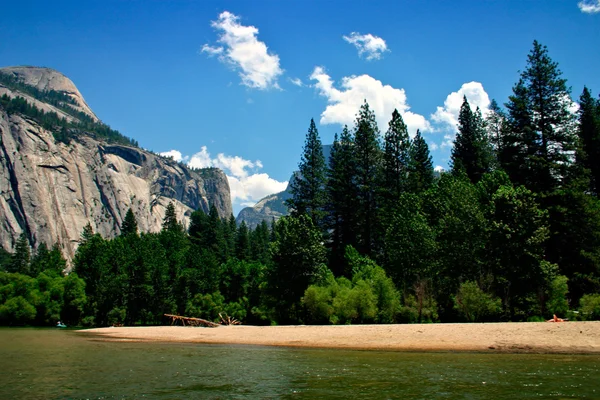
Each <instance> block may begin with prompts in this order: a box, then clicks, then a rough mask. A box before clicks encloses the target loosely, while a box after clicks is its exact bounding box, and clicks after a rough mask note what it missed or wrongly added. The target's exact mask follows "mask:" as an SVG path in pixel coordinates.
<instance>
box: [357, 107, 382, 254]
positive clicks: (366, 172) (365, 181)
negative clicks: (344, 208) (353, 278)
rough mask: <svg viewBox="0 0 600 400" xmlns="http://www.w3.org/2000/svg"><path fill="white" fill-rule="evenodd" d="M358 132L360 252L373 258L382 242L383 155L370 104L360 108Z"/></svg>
mask: <svg viewBox="0 0 600 400" xmlns="http://www.w3.org/2000/svg"><path fill="white" fill-rule="evenodd" d="M354 129H355V130H354V154H355V171H356V177H355V182H356V203H357V204H356V205H357V209H356V210H355V212H356V216H357V227H356V229H357V233H358V250H359V251H360V252H361V253H362V254H364V255H367V256H369V257H372V255H373V253H374V252H375V251H376V250H377V248H378V247H379V246H380V245H381V239H382V238H380V237H376V236H377V212H378V211H377V207H378V191H379V190H378V189H379V176H380V171H381V158H382V152H381V145H380V143H379V129H378V128H377V121H376V120H375V113H374V112H373V111H372V110H371V109H370V107H369V104H368V103H367V102H366V101H365V103H364V104H363V105H362V106H361V107H360V110H359V112H358V117H357V119H356V125H355V128H354Z"/></svg>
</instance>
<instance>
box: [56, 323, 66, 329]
mask: <svg viewBox="0 0 600 400" xmlns="http://www.w3.org/2000/svg"><path fill="white" fill-rule="evenodd" d="M56 327H57V328H66V327H67V326H66V325H65V324H63V323H62V322H59V323H58V324H56Z"/></svg>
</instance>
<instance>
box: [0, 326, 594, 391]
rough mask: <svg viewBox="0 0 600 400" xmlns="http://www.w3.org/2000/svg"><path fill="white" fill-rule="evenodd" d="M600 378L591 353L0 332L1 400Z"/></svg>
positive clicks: (534, 385) (565, 382)
mask: <svg viewBox="0 0 600 400" xmlns="http://www.w3.org/2000/svg"><path fill="white" fill-rule="evenodd" d="M198 329H201V328H198ZM599 372H600V357H599V356H597V355H594V356H592V355H590V356H584V355H534V354H477V353H406V352H382V351H347V350H322V349H319V350H316V349H314V350H313V349H297V348H293V349H292V348H275V347H261V346H231V345H227V346H225V345H199V344H169V343H135V342H107V341H100V340H97V339H95V338H90V337H89V336H85V335H81V334H80V333H78V332H77V331H74V330H60V329H33V328H2V329H0V399H134V398H144V399H196V398H199V399H278V398H283V399H288V398H290V399H296V398H298V399H306V398H319V399H327V398H329V399H354V398H369V399H392V398H402V399H455V398H465V399H479V398H497V399H499V398H506V399H508V398H510V399H516V398H536V399H539V398H553V399H555V398H592V399H593V398H596V399H599V398H600V373H599Z"/></svg>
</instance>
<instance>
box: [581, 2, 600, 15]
mask: <svg viewBox="0 0 600 400" xmlns="http://www.w3.org/2000/svg"><path fill="white" fill-rule="evenodd" d="M577 7H579V9H580V10H581V12H584V13H586V14H595V13H599V12H600V0H583V1H580V2H579V3H577Z"/></svg>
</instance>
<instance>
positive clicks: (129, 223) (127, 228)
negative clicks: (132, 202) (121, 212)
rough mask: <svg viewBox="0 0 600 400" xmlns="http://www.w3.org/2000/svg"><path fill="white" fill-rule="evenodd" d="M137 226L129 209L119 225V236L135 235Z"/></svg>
mask: <svg viewBox="0 0 600 400" xmlns="http://www.w3.org/2000/svg"><path fill="white" fill-rule="evenodd" d="M137 233H138V226H137V220H136V219H135V215H134V214H133V210H132V209H131V208H129V209H128V210H127V213H126V214H125V218H124V219H123V224H122V225H121V235H123V236H126V235H137Z"/></svg>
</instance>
